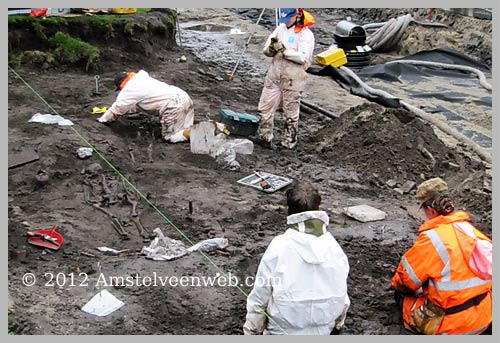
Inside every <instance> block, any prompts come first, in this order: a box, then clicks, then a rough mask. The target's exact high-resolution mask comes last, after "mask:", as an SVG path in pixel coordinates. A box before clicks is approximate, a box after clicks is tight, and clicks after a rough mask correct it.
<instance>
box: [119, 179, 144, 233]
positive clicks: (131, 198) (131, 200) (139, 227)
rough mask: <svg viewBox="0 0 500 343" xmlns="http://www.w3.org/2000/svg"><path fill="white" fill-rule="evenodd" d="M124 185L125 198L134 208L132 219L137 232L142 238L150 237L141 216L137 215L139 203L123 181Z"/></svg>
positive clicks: (131, 214)
mask: <svg viewBox="0 0 500 343" xmlns="http://www.w3.org/2000/svg"><path fill="white" fill-rule="evenodd" d="M122 184H123V189H124V190H125V193H126V195H125V198H126V199H127V202H128V203H129V204H130V205H132V208H131V209H130V217H131V219H132V222H133V223H134V224H135V227H136V228H137V231H138V232H139V234H140V235H141V236H142V237H148V236H149V232H148V230H146V229H145V228H144V226H143V225H142V223H141V220H140V218H139V214H138V213H137V205H138V203H139V202H138V201H137V200H136V196H135V194H134V192H133V191H132V190H130V189H129V188H128V187H127V185H126V184H125V181H123V180H122Z"/></svg>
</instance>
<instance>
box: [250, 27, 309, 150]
mask: <svg viewBox="0 0 500 343" xmlns="http://www.w3.org/2000/svg"><path fill="white" fill-rule="evenodd" d="M294 28H295V26H292V27H290V28H287V26H286V24H280V25H279V26H278V27H277V28H276V29H275V30H274V31H273V33H271V35H270V36H269V37H268V38H267V41H266V45H265V48H264V54H265V55H266V56H269V57H273V60H272V63H271V66H270V67H269V70H268V72H267V75H266V78H265V80H264V89H263V90H262V94H261V96H260V101H259V107H258V110H259V113H260V116H261V124H260V127H259V131H258V134H259V136H260V138H261V139H262V140H264V141H267V142H270V141H272V139H273V130H274V113H275V112H276V110H277V109H278V106H279V104H280V102H281V100H283V112H284V117H285V132H284V135H283V137H282V139H281V144H282V145H283V146H284V147H287V148H290V149H291V148H293V147H294V146H295V145H296V144H297V131H298V127H299V111H300V97H301V93H302V91H303V90H304V88H305V85H306V79H307V73H306V70H307V68H309V66H310V65H311V61H312V57H313V51H314V44H315V42H314V35H313V33H312V31H311V30H310V29H309V28H308V27H304V28H303V29H302V30H301V31H299V32H294ZM273 37H277V38H278V40H279V42H280V43H281V44H283V45H284V46H285V47H286V49H285V51H284V52H276V50H274V49H272V48H271V49H270V44H271V38H273Z"/></svg>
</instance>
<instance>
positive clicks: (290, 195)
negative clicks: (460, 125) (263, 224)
mask: <svg viewBox="0 0 500 343" xmlns="http://www.w3.org/2000/svg"><path fill="white" fill-rule="evenodd" d="M286 203H287V205H288V215H291V214H295V213H300V212H305V211H317V210H319V205H320V204H321V195H319V191H318V190H317V189H316V187H314V186H313V185H312V184H310V183H309V182H296V183H294V184H293V185H292V186H291V188H289V189H288V190H287V191H286Z"/></svg>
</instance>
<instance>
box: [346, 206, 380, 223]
mask: <svg viewBox="0 0 500 343" xmlns="http://www.w3.org/2000/svg"><path fill="white" fill-rule="evenodd" d="M344 213H345V214H346V215H347V216H349V217H352V218H354V219H356V220H359V221H360V222H363V223H366V222H373V221H376V220H383V219H385V217H386V213H385V212H384V211H381V210H379V209H376V208H375V207H371V206H369V205H358V206H351V207H346V208H344Z"/></svg>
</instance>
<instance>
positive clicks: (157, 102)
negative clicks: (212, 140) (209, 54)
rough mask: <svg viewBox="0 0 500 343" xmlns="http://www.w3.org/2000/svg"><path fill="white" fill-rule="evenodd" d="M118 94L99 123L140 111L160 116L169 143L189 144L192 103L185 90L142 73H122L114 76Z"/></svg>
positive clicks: (165, 137) (163, 131) (192, 116)
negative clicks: (185, 142)
mask: <svg viewBox="0 0 500 343" xmlns="http://www.w3.org/2000/svg"><path fill="white" fill-rule="evenodd" d="M114 82H115V85H116V87H117V88H116V90H121V91H120V93H119V94H118V97H117V98H116V101H115V102H114V103H113V105H111V107H110V108H109V109H108V110H107V111H106V113H104V114H103V115H102V116H101V117H100V118H98V121H99V122H101V123H107V122H111V121H114V120H116V119H118V117H119V116H122V115H124V114H126V113H134V112H137V111H139V110H141V111H144V112H146V113H149V114H155V115H159V117H160V123H161V134H162V136H163V139H164V140H166V141H167V142H171V143H177V142H184V141H187V140H189V133H190V127H191V126H192V125H193V120H194V110H193V101H192V100H191V98H190V97H189V95H188V94H187V93H186V92H184V91H183V90H182V89H180V88H178V87H175V86H171V85H168V84H166V83H165V82H161V81H158V80H156V79H154V78H152V77H151V76H149V74H148V73H147V72H146V71H144V70H140V71H139V72H137V73H134V72H121V73H118V74H116V76H115V80H114Z"/></svg>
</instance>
